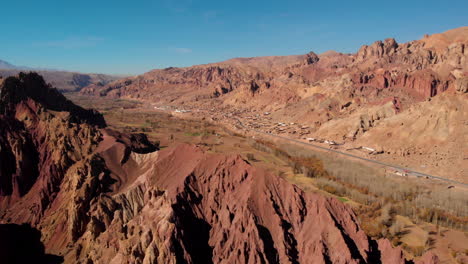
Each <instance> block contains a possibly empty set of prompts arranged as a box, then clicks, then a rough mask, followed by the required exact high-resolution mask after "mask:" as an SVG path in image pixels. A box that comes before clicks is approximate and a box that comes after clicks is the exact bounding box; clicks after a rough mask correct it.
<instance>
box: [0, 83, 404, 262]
mask: <svg viewBox="0 0 468 264" xmlns="http://www.w3.org/2000/svg"><path fill="white" fill-rule="evenodd" d="M11 83H14V84H18V85H16V86H10V84H11ZM42 84H43V81H42V79H40V78H38V77H37V76H35V75H25V76H22V77H20V78H19V79H13V80H9V81H8V82H5V83H4V84H3V85H2V86H1V89H0V92H1V93H0V94H1V96H2V109H3V110H2V111H3V115H1V116H0V120H1V124H2V126H1V129H2V133H1V134H0V144H1V152H0V155H1V156H0V161H1V163H0V190H1V193H0V222H1V223H14V224H23V223H27V224H30V225H31V226H32V227H33V228H37V229H38V230H40V231H41V233H42V241H43V243H44V244H45V249H46V252H47V253H52V254H55V255H59V256H63V257H64V260H65V262H66V263H155V262H156V263H220V262H226V263H389V264H390V263H402V262H403V261H404V260H403V257H402V253H401V250H400V249H398V248H397V249H393V248H391V247H390V245H389V242H388V241H379V242H377V241H374V240H372V239H369V238H368V237H367V236H366V235H365V234H364V232H363V231H362V229H361V228H360V227H359V223H358V221H357V219H356V216H355V215H354V213H353V211H352V210H351V209H350V207H348V206H347V205H345V204H343V203H341V202H339V201H338V200H336V199H332V198H324V197H322V196H320V195H317V194H307V193H304V192H303V191H302V190H300V189H299V188H298V187H296V186H294V185H291V184H289V183H288V182H286V181H285V180H283V179H281V178H279V177H277V176H275V175H271V174H269V173H267V172H265V171H263V170H260V169H256V168H254V167H252V166H251V165H250V164H249V163H248V162H247V161H245V160H243V159H242V158H241V157H240V156H236V155H231V156H226V155H214V154H207V153H205V152H204V151H203V149H201V148H198V147H195V146H191V145H179V146H177V147H173V148H169V149H164V150H161V151H155V150H156V149H155V147H154V146H152V145H151V144H150V143H149V142H148V141H147V139H146V138H145V137H144V136H142V135H139V136H128V135H123V134H120V133H117V132H114V131H111V130H108V129H102V128H100V126H102V125H103V123H100V122H97V123H96V120H100V119H101V118H100V117H99V116H95V115H97V114H96V113H94V114H93V112H87V113H88V115H84V114H82V113H84V112H83V111H86V110H83V109H81V108H79V107H76V106H74V105H72V104H70V103H69V102H67V101H64V99H63V98H58V101H53V102H52V101H49V100H48V97H47V96H45V97H38V96H29V93H33V94H34V92H32V90H31V89H30V88H27V87H36V86H37V87H38V89H39V91H40V92H39V93H38V94H42V95H44V94H48V93H51V94H52V95H53V94H54V91H51V90H49V89H46V88H44V87H43V86H42ZM41 87H42V88H41ZM13 88H16V89H18V90H13ZM17 95H21V96H17ZM49 107H51V108H53V110H52V109H50V108H49ZM4 124H7V125H4ZM31 151H32V152H31ZM34 153H35V154H34ZM32 159H34V160H32ZM31 168H32V169H31ZM1 250H2V249H0V253H1Z"/></svg>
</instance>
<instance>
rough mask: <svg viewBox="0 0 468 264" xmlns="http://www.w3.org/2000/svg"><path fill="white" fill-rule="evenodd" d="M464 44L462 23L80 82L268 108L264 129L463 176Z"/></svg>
mask: <svg viewBox="0 0 468 264" xmlns="http://www.w3.org/2000/svg"><path fill="white" fill-rule="evenodd" d="M467 46H468V27H462V28H457V29H453V30H449V31H447V32H444V33H441V34H434V35H431V36H425V37H424V38H423V39H421V40H415V41H410V42H407V43H397V42H396V41H395V40H394V39H391V38H390V39H386V40H384V41H376V42H374V43H372V44H371V45H364V46H362V47H361V48H360V49H359V51H357V52H356V53H354V54H342V53H338V52H333V51H330V52H325V53H323V54H320V55H317V54H315V53H313V52H311V53H309V54H306V55H298V56H283V57H258V58H238V59H232V60H228V61H225V62H221V63H214V64H207V65H198V66H193V67H187V68H167V69H163V70H153V71H151V72H148V73H145V74H143V75H140V76H136V77H131V78H127V79H123V80H119V81H116V82H112V83H110V84H108V85H105V86H95V85H91V86H88V87H86V88H84V89H83V90H82V94H87V95H96V96H107V97H115V98H117V97H119V98H133V99H139V100H142V101H145V102H148V103H157V104H173V105H176V106H183V107H185V108H191V109H212V108H214V109H216V111H213V112H212V113H210V115H215V114H216V113H222V114H224V115H226V114H230V113H232V112H237V113H246V114H245V115H250V116H252V115H255V114H263V113H264V112H270V113H271V115H270V116H269V117H271V119H269V120H265V122H269V125H270V126H272V125H273V124H275V123H277V122H283V123H287V124H289V123H299V124H301V125H302V126H304V127H308V133H307V134H305V135H303V136H305V137H315V138H322V139H328V140H334V141H338V142H342V143H346V144H347V145H346V146H347V148H354V147H359V146H370V147H372V148H374V149H378V150H379V151H380V152H381V153H383V154H382V155H381V157H382V159H383V160H385V161H391V162H397V163H399V164H405V166H417V167H420V166H424V169H423V170H424V171H426V172H428V173H433V174H436V175H440V176H443V177H447V178H452V179H456V180H459V181H467V179H468V178H467V177H466V170H463V169H460V168H463V167H464V166H463V163H464V159H466V157H464V156H463V155H460V153H464V152H466V150H463V149H460V148H461V146H463V145H466V144H464V141H463V138H464V137H463V135H464V134H466V133H467V130H466V124H464V121H463V120H466V111H463V109H465V110H466V109H468V100H467V96H468V94H467V91H468V81H467V80H468V48H467ZM426 101H427V102H426ZM233 109H235V110H236V111H234V110H233ZM428 112H431V114H430V115H427V114H426V113H428ZM243 117H246V116H238V118H243ZM216 118H217V119H218V120H226V119H225V118H224V117H223V116H219V117H216ZM413 120H424V122H423V121H421V122H417V123H415V124H413V122H412V121H413ZM244 121H245V120H244ZM223 122H224V121H223ZM226 122H231V123H234V122H236V121H235V120H231V121H226ZM444 124H445V125H444ZM264 130H265V131H270V130H271V128H265V129H264ZM297 135H299V133H297V134H291V135H290V136H292V137H297ZM384 135H385V136H384ZM434 148H437V151H436V152H434V151H432V150H433V149H434ZM437 153H438V156H437ZM415 155H418V156H415ZM408 156H411V158H410V159H408ZM441 156H443V157H447V158H446V159H443V160H441ZM422 164H424V165H422Z"/></svg>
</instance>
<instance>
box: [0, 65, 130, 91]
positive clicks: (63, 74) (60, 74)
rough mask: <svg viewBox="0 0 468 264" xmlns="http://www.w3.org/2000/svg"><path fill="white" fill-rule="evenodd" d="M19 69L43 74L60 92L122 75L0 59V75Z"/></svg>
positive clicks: (18, 70) (15, 71) (19, 70)
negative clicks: (44, 66)
mask: <svg viewBox="0 0 468 264" xmlns="http://www.w3.org/2000/svg"><path fill="white" fill-rule="evenodd" d="M21 71H35V72H38V73H40V74H41V75H42V76H44V79H45V80H46V82H48V83H50V84H51V85H52V86H53V87H55V88H57V89H58V90H60V91H62V92H77V91H80V90H81V89H82V88H84V87H86V86H88V85H97V86H104V85H106V84H108V83H110V82H112V81H115V80H118V79H120V78H123V77H124V76H117V75H107V74H94V73H91V74H90V73H79V72H68V71H60V70H55V69H45V68H32V67H27V66H16V65H13V64H11V63H9V62H7V61H4V60H1V59H0V77H9V76H15V75H17V74H18V73H20V72H21Z"/></svg>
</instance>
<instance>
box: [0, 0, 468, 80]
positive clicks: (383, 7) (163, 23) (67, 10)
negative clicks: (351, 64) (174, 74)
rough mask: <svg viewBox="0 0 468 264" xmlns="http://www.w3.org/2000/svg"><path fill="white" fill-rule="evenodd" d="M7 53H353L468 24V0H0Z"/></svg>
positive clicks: (75, 65)
mask: <svg viewBox="0 0 468 264" xmlns="http://www.w3.org/2000/svg"><path fill="white" fill-rule="evenodd" d="M1 10H2V12H1V20H2V22H1V23H0V32H1V33H0V59H3V60H6V61H8V62H10V63H13V64H15V65H24V66H31V67H45V68H54V69H65V70H74V71H81V72H102V73H117V74H138V73H143V72H146V71H148V70H151V69H155V68H163V67H168V66H190V65H194V64H203V63H209V62H217V61H222V60H226V59H229V58H233V57H253V56H267V55H291V54H303V53H307V52H309V51H314V52H316V53H321V52H324V51H327V50H331V49H333V50H337V51H340V52H355V51H356V50H357V49H358V48H359V47H360V46H361V45H362V44H369V43H372V42H374V41H375V40H378V39H384V38H387V37H394V38H396V39H397V41H398V42H405V41H409V40H413V39H419V38H421V37H422V36H423V35H424V34H426V33H428V34H432V33H438V32H443V31H445V30H448V29H451V28H456V27H460V26H468V1H466V0H462V1H459V0H452V1H450V4H448V3H447V2H446V1H440V0H439V1H432V0H426V1H419V0H417V1H411V0H407V1H368V0H363V1H359V0H354V1H352V0H347V1H331V0H328V1H311V0H309V1H284V0H283V1H276V0H270V1H263V0H261V1H254V0H251V1H244V0H237V1H222V0H221V1H220V0H217V1H212V0H205V1H199V0H177V1H176V0H133V1H121V0H113V1H108V0H93V1H89V0H80V1H64V0H60V1H56V0H43V1H37V0H35V1H29V0H28V1H16V0H15V1H13V0H4V1H2V3H1Z"/></svg>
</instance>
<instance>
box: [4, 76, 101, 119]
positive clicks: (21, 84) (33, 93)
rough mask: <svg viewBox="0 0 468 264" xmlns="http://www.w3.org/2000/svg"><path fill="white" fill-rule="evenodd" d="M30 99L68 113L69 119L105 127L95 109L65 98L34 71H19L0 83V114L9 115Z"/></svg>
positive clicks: (54, 109)
mask: <svg viewBox="0 0 468 264" xmlns="http://www.w3.org/2000/svg"><path fill="white" fill-rule="evenodd" d="M28 99H31V100H33V101H35V102H36V103H38V104H40V105H42V107H44V108H45V109H49V110H52V111H60V112H62V111H65V112H69V113H70V121H72V122H78V123H81V122H84V123H88V124H91V125H97V126H98V127H105V126H106V122H105V121H104V117H103V116H102V115H101V114H100V113H98V112H97V111H95V110H86V109H83V108H81V107H79V106H77V105H75V104H74V103H72V102H71V101H70V100H68V99H66V98H65V96H63V95H62V94H61V93H60V92H59V91H58V90H57V89H55V88H52V87H51V85H50V84H47V83H46V82H45V81H44V78H43V77H42V76H41V75H39V74H37V73H35V72H30V73H23V72H21V73H19V75H18V76H15V77H8V78H6V79H5V80H3V82H2V83H0V114H3V115H11V114H12V113H14V112H15V110H14V109H15V106H16V105H17V104H18V103H20V102H21V101H26V100H28Z"/></svg>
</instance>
